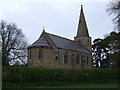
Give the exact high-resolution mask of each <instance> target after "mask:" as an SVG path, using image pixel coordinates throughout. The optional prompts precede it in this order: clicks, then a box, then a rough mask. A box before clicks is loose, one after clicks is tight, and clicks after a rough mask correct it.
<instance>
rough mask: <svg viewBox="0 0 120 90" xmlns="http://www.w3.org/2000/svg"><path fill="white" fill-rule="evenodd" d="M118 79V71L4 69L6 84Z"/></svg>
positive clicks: (104, 81)
mask: <svg viewBox="0 0 120 90" xmlns="http://www.w3.org/2000/svg"><path fill="white" fill-rule="evenodd" d="M117 79H118V72H117V69H43V68H28V67H20V66H18V67H15V66H14V67H3V75H2V80H3V83H4V82H11V83H19V82H26V83H29V82H32V83H34V82H93V83H97V82H101V83H106V82H113V81H116V80H117Z"/></svg>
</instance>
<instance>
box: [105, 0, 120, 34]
mask: <svg viewBox="0 0 120 90" xmlns="http://www.w3.org/2000/svg"><path fill="white" fill-rule="evenodd" d="M106 12H107V13H108V14H109V15H113V16H114V18H113V23H114V25H115V28H116V29H117V30H118V32H120V1H119V0H114V1H111V2H110V3H109V5H107V9H106Z"/></svg>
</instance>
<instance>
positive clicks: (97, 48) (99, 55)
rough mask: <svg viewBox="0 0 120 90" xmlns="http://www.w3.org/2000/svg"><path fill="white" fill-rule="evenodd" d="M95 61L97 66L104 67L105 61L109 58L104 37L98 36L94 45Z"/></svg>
mask: <svg viewBox="0 0 120 90" xmlns="http://www.w3.org/2000/svg"><path fill="white" fill-rule="evenodd" d="M92 52H93V63H94V66H95V67H103V61H104V60H105V59H106V58H107V50H106V48H105V44H104V43H103V39H100V38H97V39H95V40H94V41H93V45H92Z"/></svg>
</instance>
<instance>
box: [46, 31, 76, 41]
mask: <svg viewBox="0 0 120 90" xmlns="http://www.w3.org/2000/svg"><path fill="white" fill-rule="evenodd" d="M45 33H46V34H50V35H53V36H56V37H59V38H63V39H66V40H69V41H72V42H76V41H74V40H71V39H68V38H65V37H61V36H58V35H55V34H51V33H48V32H45Z"/></svg>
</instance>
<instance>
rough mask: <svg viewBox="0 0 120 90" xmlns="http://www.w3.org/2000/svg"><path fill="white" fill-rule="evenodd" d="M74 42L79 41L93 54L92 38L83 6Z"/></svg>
mask: <svg viewBox="0 0 120 90" xmlns="http://www.w3.org/2000/svg"><path fill="white" fill-rule="evenodd" d="M74 40H75V41H78V42H79V43H81V44H82V45H83V46H84V47H85V48H86V49H88V50H89V51H90V52H92V45H91V37H90V36H89V32H88V28H87V24H86V20H85V16H84V12H83V6H82V5H81V12H80V17H79V23H78V29H77V35H76V37H74Z"/></svg>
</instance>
